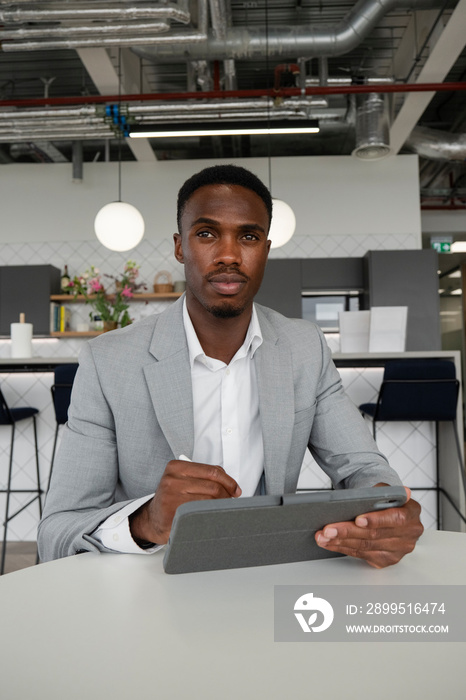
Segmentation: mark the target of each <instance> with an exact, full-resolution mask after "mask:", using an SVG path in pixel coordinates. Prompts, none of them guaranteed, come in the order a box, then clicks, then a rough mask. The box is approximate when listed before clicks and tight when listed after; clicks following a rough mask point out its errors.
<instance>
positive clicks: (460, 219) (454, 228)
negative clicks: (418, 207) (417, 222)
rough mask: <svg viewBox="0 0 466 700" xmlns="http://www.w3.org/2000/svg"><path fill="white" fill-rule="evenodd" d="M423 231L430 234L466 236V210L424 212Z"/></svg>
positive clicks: (422, 216)
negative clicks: (459, 234) (458, 234)
mask: <svg viewBox="0 0 466 700" xmlns="http://www.w3.org/2000/svg"><path fill="white" fill-rule="evenodd" d="M421 221H422V231H423V233H430V234H433V235H435V234H442V233H443V234H455V233H462V234H466V210H462V209H460V210H456V211H455V210H454V211H423V212H422V214H421Z"/></svg>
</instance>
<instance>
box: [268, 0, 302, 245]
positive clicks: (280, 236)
mask: <svg viewBox="0 0 466 700" xmlns="http://www.w3.org/2000/svg"><path fill="white" fill-rule="evenodd" d="M265 69H266V74H267V80H268V76H269V13H268V3H267V2H266V3H265ZM267 87H268V86H267ZM267 127H268V132H267V158H268V167H269V191H270V194H272V157H271V141H270V97H268V96H267ZM272 204H273V208H272V221H271V222H270V230H269V239H270V241H271V245H270V247H271V248H281V246H283V245H285V243H288V241H289V240H290V239H291V238H292V236H293V234H294V232H295V229H296V217H295V215H294V211H293V209H292V208H291V207H290V205H289V204H287V203H286V202H284V201H283V200H282V199H275V198H274V197H273V196H272Z"/></svg>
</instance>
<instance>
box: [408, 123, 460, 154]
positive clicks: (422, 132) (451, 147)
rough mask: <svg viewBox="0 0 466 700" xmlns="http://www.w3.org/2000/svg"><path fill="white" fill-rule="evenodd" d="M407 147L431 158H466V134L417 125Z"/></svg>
mask: <svg viewBox="0 0 466 700" xmlns="http://www.w3.org/2000/svg"><path fill="white" fill-rule="evenodd" d="M405 146H406V148H409V149H410V150H412V151H414V152H415V153H418V154H419V155H420V156H422V157H423V158H429V159H431V160H460V161H465V160H466V134H453V133H451V132H450V131H438V130H437V129H428V128H427V127H425V126H417V127H415V128H414V129H413V131H412V132H411V135H410V137H409V138H408V140H407V141H406V143H405Z"/></svg>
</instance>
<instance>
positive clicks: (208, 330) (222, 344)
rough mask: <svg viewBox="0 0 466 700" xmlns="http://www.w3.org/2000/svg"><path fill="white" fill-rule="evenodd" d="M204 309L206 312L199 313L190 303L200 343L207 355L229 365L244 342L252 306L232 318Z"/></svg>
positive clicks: (190, 312) (191, 315) (190, 313)
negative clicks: (219, 315) (218, 315)
mask: <svg viewBox="0 0 466 700" xmlns="http://www.w3.org/2000/svg"><path fill="white" fill-rule="evenodd" d="M203 311H204V313H201V314H198V313H196V309H193V308H190V305H189V304H188V313H189V316H190V318H191V321H192V324H193V326H194V330H195V331H196V335H197V337H198V339H199V343H200V344H201V347H202V349H203V351H204V353H205V354H206V355H207V357H212V358H213V359H215V360H220V361H221V362H225V364H227V365H228V364H229V363H230V362H231V360H232V359H233V357H234V356H235V355H236V353H237V352H238V350H239V349H240V347H241V346H242V344H243V343H244V339H245V337H246V333H247V332H248V328H249V324H250V321H251V315H252V306H251V308H250V309H246V310H245V311H243V313H242V314H240V315H239V316H234V317H232V318H218V317H217V316H214V315H213V314H211V313H209V312H207V311H205V309H204V310H203Z"/></svg>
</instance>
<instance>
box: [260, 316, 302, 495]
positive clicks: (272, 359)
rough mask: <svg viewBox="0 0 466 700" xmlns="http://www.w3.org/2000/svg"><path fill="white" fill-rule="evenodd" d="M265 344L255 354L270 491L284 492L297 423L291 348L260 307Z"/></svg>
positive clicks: (270, 492) (272, 492) (275, 492)
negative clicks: (294, 424) (280, 338)
mask: <svg viewBox="0 0 466 700" xmlns="http://www.w3.org/2000/svg"><path fill="white" fill-rule="evenodd" d="M256 309H257V312H258V316H259V323H260V327H261V331H262V336H263V343H262V345H261V346H260V347H259V348H258V350H257V351H256V354H255V363H256V373H257V384H258V389H259V406H260V415H261V423H262V436H263V440H264V471H265V485H266V492H267V493H268V494H275V495H278V494H282V493H284V487H285V473H286V467H287V462H288V458H289V453H290V448H291V436H292V432H293V423H294V384H293V372H292V366H291V358H290V356H289V348H287V347H286V346H285V344H284V343H280V340H279V338H278V336H277V334H276V332H275V330H274V329H273V327H272V326H271V324H270V323H269V321H268V320H267V318H266V317H265V316H264V315H263V314H262V312H261V311H260V308H258V307H257V306H256Z"/></svg>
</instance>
